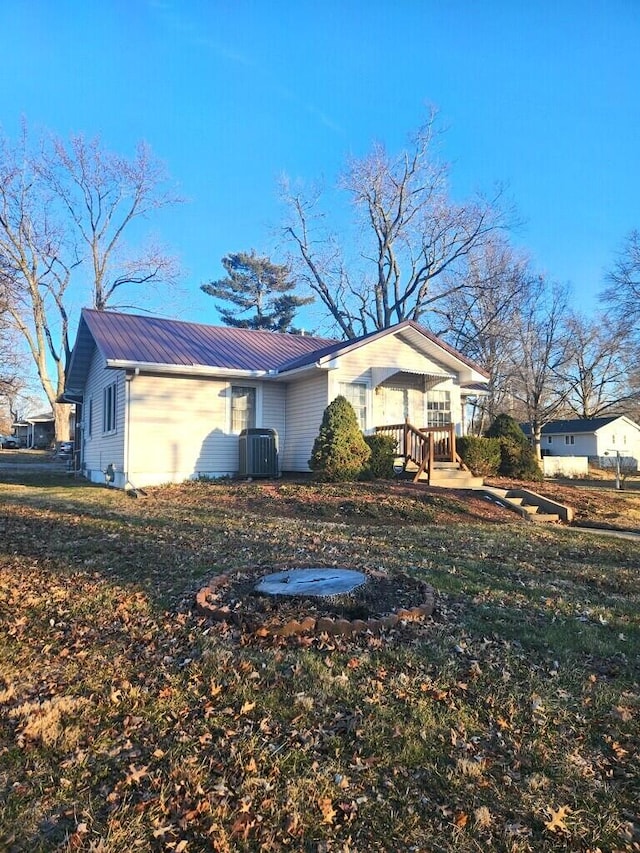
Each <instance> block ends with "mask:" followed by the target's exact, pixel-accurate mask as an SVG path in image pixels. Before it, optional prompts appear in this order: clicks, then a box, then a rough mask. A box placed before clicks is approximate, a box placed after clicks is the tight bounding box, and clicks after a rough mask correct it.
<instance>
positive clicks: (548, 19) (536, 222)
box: [0, 0, 640, 325]
mask: <svg viewBox="0 0 640 853" xmlns="http://www.w3.org/2000/svg"><path fill="white" fill-rule="evenodd" d="M0 28H1V30H2V32H3V33H5V35H6V34H10V38H5V39H3V74H2V81H1V82H0V95H1V99H0V103H1V105H2V110H1V112H0V122H1V124H2V127H3V130H4V132H5V133H6V134H8V135H10V136H14V135H15V134H16V132H17V130H18V127H19V123H20V120H21V117H22V116H24V117H26V119H27V120H28V122H29V124H30V125H31V126H32V127H33V128H38V127H46V128H49V129H51V130H53V131H55V132H57V133H60V134H62V135H66V134H68V133H69V132H71V131H75V132H83V133H85V134H86V135H88V136H92V135H95V134H99V135H100V136H101V137H102V139H103V141H104V144H105V146H107V147H109V148H111V149H113V150H115V151H118V152H120V153H123V154H131V153H132V152H133V150H134V147H135V143H136V142H137V141H138V140H140V139H145V140H147V141H148V142H149V144H150V145H151V146H152V148H153V150H154V151H155V153H156V154H157V155H158V156H159V157H161V158H162V159H163V160H164V161H165V162H166V164H167V167H168V170H169V172H170V173H171V175H172V177H173V179H174V180H175V181H176V182H177V184H178V185H179V187H180V189H181V192H182V193H183V194H184V195H185V196H186V197H188V199H189V202H188V203H187V204H185V205H183V206H181V207H180V208H174V209H172V210H167V211H165V212H163V213H161V214H160V215H158V216H157V217H156V218H155V219H154V221H153V223H152V230H153V233H154V234H155V235H157V236H159V237H160V238H161V239H162V240H163V241H164V243H166V244H167V245H168V246H169V247H171V248H172V249H173V250H174V251H175V252H176V253H177V254H178V255H179V256H180V258H181V261H182V264H183V266H184V268H185V278H184V283H183V293H184V298H183V300H182V302H181V304H180V306H175V305H174V306H172V308H171V310H170V313H173V314H179V316H181V317H182V318H183V319H189V320H199V321H204V322H214V323H215V322H218V318H217V314H216V312H215V309H214V304H213V303H214V300H212V299H211V297H207V296H206V295H204V294H202V293H201V292H200V291H199V285H200V284H201V283H202V282H204V281H207V280H208V279H210V278H216V277H219V276H220V275H222V272H223V270H222V267H221V264H220V259H221V258H222V256H223V255H224V254H226V253H228V252H233V251H241V250H248V249H250V248H256V249H257V250H258V251H260V252H265V253H269V252H270V251H271V247H272V244H273V233H272V232H273V229H274V227H276V226H277V225H278V223H279V222H280V221H281V217H282V210H281V208H280V206H279V203H278V199H277V180H278V177H279V176H280V175H281V174H282V173H288V174H289V175H291V176H292V177H294V178H299V179H302V180H307V181H313V180H315V179H318V178H321V177H322V178H323V179H324V181H325V182H326V183H327V184H328V185H330V184H331V183H332V182H333V181H334V180H335V178H336V176H337V174H338V172H339V170H340V168H341V167H342V166H343V164H344V161H345V157H346V156H348V155H356V156H357V155H363V154H365V153H366V152H367V151H368V150H369V148H370V146H371V143H372V141H373V140H374V139H379V140H381V141H383V142H384V143H385V144H386V146H387V148H388V149H390V150H398V149H400V148H401V147H402V146H403V145H404V144H405V141H406V138H407V134H408V133H409V132H410V131H411V130H413V129H415V128H417V127H418V125H419V124H421V122H422V121H423V120H424V118H425V116H426V105H427V104H433V105H435V106H436V107H437V108H438V109H439V111H440V117H441V120H442V122H443V124H445V125H446V126H447V127H448V130H447V133H446V136H445V138H444V141H443V149H442V153H443V155H444V157H445V158H446V159H447V160H449V161H450V162H451V164H452V189H453V193H454V196H455V197H456V198H458V199H460V200H462V199H463V198H465V197H467V196H468V195H470V194H471V193H472V192H473V191H474V190H475V189H486V190H489V189H490V188H491V186H492V185H493V184H494V182H495V181H503V182H506V183H507V184H508V185H509V192H510V195H511V197H512V198H513V200H514V201H515V203H516V204H517V207H518V210H519V213H520V215H521V217H522V219H523V220H524V225H523V226H522V227H521V228H520V229H519V231H518V233H517V234H516V235H515V236H514V241H515V242H516V243H517V244H519V245H522V246H523V247H526V248H527V249H528V250H529V252H530V253H531V255H532V257H533V260H534V263H535V265H536V266H537V268H539V269H540V270H543V271H545V272H547V273H548V275H549V276H550V277H551V278H552V279H556V280H558V281H563V282H564V281H568V282H571V283H572V284H573V287H574V292H575V294H576V303H577V304H578V305H579V306H580V307H582V308H585V309H586V310H589V311H592V312H595V311H596V310H597V302H596V298H595V297H596V294H597V292H598V290H599V288H600V287H601V285H602V280H603V274H604V271H605V270H606V268H607V267H608V266H609V265H610V264H611V261H612V258H613V256H614V253H615V251H616V250H617V249H618V248H619V247H620V245H621V243H622V240H623V238H624V236H625V235H626V234H627V233H628V232H629V231H630V230H631V229H632V228H634V227H636V228H638V227H640V168H639V164H638V152H639V151H640V104H639V100H638V89H639V84H640V0H602V2H599V1H598V0H579V1H578V0H537V2H533V3H532V2H525V0H439V2H436V0H395V2H390V0H384V2H382V1H381V0H357V2H355V0H343V2H334V0H325V1H324V2H322V3H318V2H308V1H307V0H295V2H294V0H253V2H246V0H244V2H243V0H235V2H231V0H229V2H226V0H209V2H206V0H191V2H188V0H183V2H179V0H110V2H107V0H94V1H93V2H91V3H87V2H86V0H58V2H55V3H54V2H51V0H21V2H14V3H10V2H8V0H3V2H0ZM158 307H159V308H163V309H164V310H167V303H163V305H162V306H160V305H159V306H158ZM309 322H310V325H313V324H314V319H313V317H310V318H309Z"/></svg>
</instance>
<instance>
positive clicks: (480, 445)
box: [456, 435, 501, 477]
mask: <svg viewBox="0 0 640 853" xmlns="http://www.w3.org/2000/svg"><path fill="white" fill-rule="evenodd" d="M456 450H457V451H458V453H459V454H460V457H461V459H462V461H463V462H464V464H465V465H466V466H467V468H468V469H469V470H470V471H471V473H472V474H473V476H474V477H493V476H495V475H496V474H497V473H498V468H499V467H500V461H501V456H500V439H499V438H481V437H480V436H477V435H464V436H461V437H460V438H457V439H456Z"/></svg>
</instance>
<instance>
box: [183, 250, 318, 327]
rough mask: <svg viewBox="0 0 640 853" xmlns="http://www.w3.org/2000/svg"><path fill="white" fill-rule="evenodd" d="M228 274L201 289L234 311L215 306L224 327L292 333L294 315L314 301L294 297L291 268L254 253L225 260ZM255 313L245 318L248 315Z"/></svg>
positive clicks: (237, 253) (233, 256) (232, 255)
mask: <svg viewBox="0 0 640 853" xmlns="http://www.w3.org/2000/svg"><path fill="white" fill-rule="evenodd" d="M222 265H223V267H224V268H225V270H226V271H227V275H226V277H225V278H221V279H218V280H217V281H210V282H208V283H207V284H203V285H201V286H200V289H201V290H202V291H203V292H204V293H207V294H209V296H213V297H215V298H216V299H221V300H223V301H224V302H227V303H231V305H233V306H235V307H233V308H225V307H224V306H222V305H216V308H217V309H218V311H219V312H220V316H221V318H222V321H223V323H225V324H226V325H227V326H235V327H236V328H239V329H266V330H268V331H271V332H290V331H294V330H293V329H292V328H291V324H292V323H293V319H294V317H295V313H296V311H297V310H298V308H300V307H301V306H302V305H307V304H308V303H309V302H312V301H313V298H312V297H307V298H305V297H300V296H295V295H293V294H292V293H291V291H292V290H293V289H294V288H295V283H294V282H293V281H291V279H290V278H289V268H288V267H287V266H285V265H280V264H274V263H272V262H271V261H270V260H269V258H267V257H261V256H259V255H257V254H256V252H255V250H254V249H252V250H251V252H250V253H249V254H247V253H246V252H234V253H232V254H230V255H226V256H225V257H224V258H223V259H222ZM250 311H253V312H255V313H254V314H253V315H252V316H249V317H246V316H243V315H246V314H247V313H248V312H250Z"/></svg>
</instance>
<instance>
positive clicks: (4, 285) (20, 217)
mask: <svg viewBox="0 0 640 853" xmlns="http://www.w3.org/2000/svg"><path fill="white" fill-rule="evenodd" d="M163 177H164V176H163V173H162V171H161V169H160V167H159V166H158V164H157V162H156V161H155V160H154V159H153V158H152V157H151V155H150V153H149V151H148V149H147V148H146V146H142V147H141V148H140V149H139V150H138V153H137V155H136V157H135V158H134V159H133V160H131V161H128V160H126V159H124V158H119V157H115V156H113V155H111V154H109V153H108V152H104V151H103V150H102V149H101V147H100V145H99V143H98V142H97V141H92V142H90V143H86V142H85V141H84V139H83V138H82V137H73V138H72V139H71V142H70V144H69V146H68V147H67V146H65V145H64V144H63V143H62V142H61V141H60V140H57V139H54V138H51V137H48V138H44V139H43V140H42V141H41V143H40V146H39V149H38V150H37V151H34V149H33V148H32V147H31V146H30V144H29V139H28V136H27V133H26V130H24V129H23V133H22V136H21V138H20V140H19V141H18V143H17V144H15V145H13V144H11V143H10V142H9V140H7V139H6V138H2V139H0V298H1V299H2V300H3V301H4V304H5V305H6V309H7V313H8V316H9V317H10V318H11V323H12V325H13V327H14V328H15V329H17V330H18V332H19V333H20V334H21V335H22V337H23V339H24V340H25V342H26V344H27V347H28V350H29V352H30V354H31V356H32V358H33V362H34V364H35V367H36V370H37V374H38V378H39V381H40V384H41V385H42V389H43V391H44V393H45V395H46V397H47V399H48V401H49V404H50V406H51V409H52V411H53V414H54V419H55V424H56V437H57V438H58V440H61V439H65V438H68V408H69V407H68V406H67V405H66V404H63V403H59V402H58V399H59V397H60V395H61V394H62V392H63V390H64V380H65V371H66V366H67V363H68V359H69V355H70V344H69V321H70V320H69V313H70V310H71V306H72V305H73V302H72V300H71V297H70V287H71V285H72V284H77V287H76V288H75V292H74V298H78V297H79V298H80V300H81V301H82V302H84V303H85V304H92V305H93V306H94V307H96V308H99V309H104V308H106V307H108V306H109V305H111V304H112V301H113V298H114V295H115V294H116V292H119V289H120V288H121V287H123V286H124V285H135V284H145V285H149V284H151V283H153V282H160V281H167V280H169V281H171V280H172V279H173V277H174V275H175V263H174V262H173V260H172V259H171V258H169V257H166V256H163V255H162V254H161V253H160V252H156V251H155V250H152V251H150V252H149V251H147V252H143V253H142V254H141V255H138V256H135V257H131V256H128V255H126V254H125V253H124V248H125V247H124V235H125V231H126V229H127V228H128V227H129V226H130V225H131V223H132V222H133V221H134V220H135V219H137V218H139V217H144V216H146V215H147V214H148V213H149V212H150V211H152V210H154V209H157V208H158V207H162V206H164V205H165V204H169V203H171V202H172V201H175V200H176V199H175V197H173V196H170V195H167V194H165V193H164V191H163V190H162V183H161V182H162V180H163ZM83 293H84V297H83V296H82V294H83Z"/></svg>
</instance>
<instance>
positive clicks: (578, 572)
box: [0, 478, 640, 853]
mask: <svg viewBox="0 0 640 853" xmlns="http://www.w3.org/2000/svg"><path fill="white" fill-rule="evenodd" d="M294 563H298V564H300V565H332V564H335V565H348V566H352V567H354V568H381V569H385V570H387V571H394V570H403V571H410V572H412V573H414V574H416V575H419V576H420V577H423V578H425V579H427V580H428V581H429V582H430V583H431V584H432V585H433V586H434V587H435V588H436V590H437V593H438V600H437V609H436V612H435V615H434V618H433V619H432V620H430V621H429V622H427V623H425V624H424V625H406V626H402V627H401V628H399V629H398V630H396V631H394V632H390V633H387V634H385V635H383V636H381V637H374V636H366V635H365V636H362V637H360V638H358V639H357V640H346V639H335V638H331V639H330V638H328V637H321V638H318V639H310V638H302V639H300V640H293V639H287V640H285V639H281V640H278V641H275V640H271V641H264V640H262V641H259V640H257V639H255V638H250V637H243V636H239V635H238V634H237V632H236V631H235V630H234V629H232V628H230V627H228V626H225V625H217V626H216V625H212V624H209V623H207V622H206V621H205V620H203V619H201V618H200V617H198V616H197V615H196V614H195V613H194V611H193V603H194V593H195V591H196V590H197V589H198V588H199V586H200V585H202V584H203V583H204V582H205V581H206V580H207V579H208V578H210V577H211V576H212V575H214V574H217V573H219V572H222V571H230V570H242V569H243V568H248V567H255V566H256V565H260V566H264V568H265V570H268V569H269V568H271V567H273V568H277V567H278V566H280V565H291V564H294ZM639 572H640V559H639V557H638V545H637V543H635V542H632V541H627V540H622V539H609V538H604V537H602V538H600V537H599V536H595V535H594V534H588V533H581V532H580V531H577V530H571V529H566V528H557V527H546V526H542V527H539V526H534V525H527V524H525V523H523V522H520V521H519V520H518V519H517V518H516V517H515V516H511V515H509V514H508V513H506V512H504V511H502V510H500V509H499V508H497V507H493V506H491V505H488V506H486V507H485V508H484V509H483V508H482V507H479V506H476V505H472V504H465V503H464V502H463V501H460V500H458V499H457V498H455V497H450V496H442V493H435V492H434V493H429V492H427V491H419V490H413V491H412V490H400V491H398V492H394V490H393V489H390V488H389V487H387V486H380V485H378V484H367V485H356V486H348V485H345V486H340V487H336V486H323V487H320V486H316V485H313V484H296V483H281V484H279V485H277V486H274V485H272V484H260V483H258V484H256V483H253V484H244V485H242V484H240V485H239V484H227V485H222V484H215V483H193V484H188V485H183V486H175V487H165V488H159V489H154V490H149V493H148V495H147V496H146V497H141V498H139V499H137V500H135V499H132V498H130V497H127V496H125V495H124V494H122V493H121V492H117V491H114V490H107V489H104V488H98V487H91V486H87V485H83V484H81V483H76V482H70V481H68V480H64V479H60V480H56V479H55V478H50V479H41V480H40V481H36V480H32V481H31V484H29V485H26V484H24V483H22V484H21V483H18V482H16V483H4V484H0V849H2V850H7V851H22V850H29V851H33V853H38V852H39V851H53V850H55V851H65V853H66V852H67V851H69V853H70V851H77V850H83V851H84V850H86V851H94V853H99V851H103V853H104V852H105V851H108V853H115V851H123V853H124V851H131V850H143V851H147V850H149V851H154V850H158V851H161V850H163V851H164V850H173V851H177V853H182V852H183V851H188V853H195V852H196V851H205V850H207V851H209V850H214V851H254V850H278V851H279V850H291V851H317V853H321V851H327V853H328V851H363V853H365V851H387V850H388V851H411V850H413V851H454V850H456V851H467V850H468V851H478V850H485V849H494V850H499V851H511V853H518V851H547V850H548V851H552V850H553V851H555V850H580V851H592V853H596V851H603V853H604V851H615V850H620V851H622V850H640V815H639V814H638V802H640V727H639V724H638V719H639V712H640V619H639V616H638V612H639V611H638V604H639V599H640V591H639V590H640V587H639V584H638V574H639Z"/></svg>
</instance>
